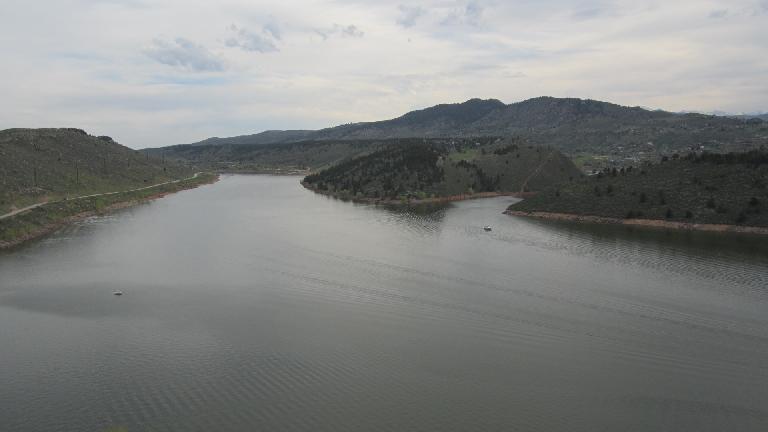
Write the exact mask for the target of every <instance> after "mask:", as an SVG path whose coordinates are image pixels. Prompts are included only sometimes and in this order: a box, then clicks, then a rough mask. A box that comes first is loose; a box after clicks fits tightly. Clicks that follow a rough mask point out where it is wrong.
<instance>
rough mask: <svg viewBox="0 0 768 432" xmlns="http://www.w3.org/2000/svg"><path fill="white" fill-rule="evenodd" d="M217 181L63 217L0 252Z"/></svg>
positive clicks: (3, 243) (4, 243) (0, 245)
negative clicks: (77, 224)
mask: <svg viewBox="0 0 768 432" xmlns="http://www.w3.org/2000/svg"><path fill="white" fill-rule="evenodd" d="M218 180H219V176H218V175H217V176H214V177H212V179H211V180H210V181H204V182H196V183H192V184H190V185H189V186H188V187H182V188H180V189H177V190H173V191H163V192H158V193H155V194H152V195H148V196H145V197H141V198H138V199H130V200H126V201H120V202H116V203H114V204H110V205H108V206H106V207H104V208H102V209H99V210H98V211H85V212H80V213H77V214H74V215H71V216H67V217H65V218H63V219H59V220H57V221H55V222H51V223H48V224H45V225H43V226H40V227H38V228H37V229H35V230H33V231H30V232H27V233H25V234H23V235H20V236H18V237H16V238H14V239H13V240H0V251H2V250H7V249H12V248H16V247H19V246H21V245H23V244H25V243H27V242H29V241H32V240H36V239H39V238H42V237H45V236H47V235H49V234H52V233H53V232H55V231H57V230H59V229H61V228H63V227H65V226H67V225H71V224H73V223H76V222H79V221H82V220H84V219H87V218H89V217H93V216H101V215H105V214H108V213H110V212H113V211H116V210H120V209H125V208H129V207H133V206H136V205H139V204H143V203H146V202H149V201H153V200H156V199H160V198H163V197H165V196H167V195H171V194H174V193H177V192H181V191H184V190H189V189H196V188H198V187H200V186H203V185H206V184H213V183H216V182H217V181H218Z"/></svg>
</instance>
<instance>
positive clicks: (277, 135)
mask: <svg viewBox="0 0 768 432" xmlns="http://www.w3.org/2000/svg"><path fill="white" fill-rule="evenodd" d="M314 132H315V131H311V130H285V131H282V130H269V131H264V132H261V133H257V134H253V135H240V136H236V137H231V138H218V137H213V138H208V139H205V140H202V141H199V142H196V143H193V144H190V145H193V146H200V145H264V144H279V143H284V142H296V141H303V140H305V139H307V138H308V137H309V136H310V135H311V134H313V133H314Z"/></svg>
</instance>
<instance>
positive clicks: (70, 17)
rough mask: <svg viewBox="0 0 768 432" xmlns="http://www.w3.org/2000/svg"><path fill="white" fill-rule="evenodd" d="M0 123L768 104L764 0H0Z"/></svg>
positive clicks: (110, 126) (146, 126) (178, 122)
mask: <svg viewBox="0 0 768 432" xmlns="http://www.w3.org/2000/svg"><path fill="white" fill-rule="evenodd" d="M0 54H1V55H2V59H3V60H2V63H0V95H2V104H0V129H5V128H11V127H78V128H82V129H85V130H86V131H88V132H89V133H91V134H94V135H109V136H112V137H113V138H115V139H116V140H117V141H118V142H120V143H122V144H124V145H127V146H129V147H132V148H145V147H156V146H164V145H172V144H180V143H189V142H195V141H199V140H202V139H204V138H207V137H211V136H220V137H225V136H234V135H243V134H250V133H256V132H260V131H263V130H269V129H318V128H323V127H328V126H334V125H338V124H344V123H352V122H359V121H373V120H382V119H388V118H393V117H397V116H399V115H401V114H403V113H405V112H407V111H410V110H413V109H420V108H425V107H428V106H432V105H435V104H438V103H455V102H462V101H465V100H467V99H470V98H483V99H487V98H495V99H500V100H501V101H503V102H505V103H513V102H517V101H521V100H525V99H528V98H532V97H537V96H555V97H578V98H589V99H597V100H604V101H609V102H614V103H619V104H622V105H629V106H643V107H649V108H654V109H656V108H659V109H665V110H669V111H700V112H713V111H724V112H731V113H744V112H765V111H768V79H767V78H768V0H728V1H721V0H712V1H709V0H675V1H669V0H665V1H656V0H651V1H623V0H621V1H610V0H584V1H566V0H507V1H502V0H459V1H453V0H427V1H412V2H411V1H402V2H397V1H395V2H387V1H375V0H317V1H311V0H301V1H300V0H283V1H280V2H275V1H269V2H267V1H260V0H219V1H207V2H202V1H194V0H162V1H160V0H158V1H152V0H103V1H97V0H55V1H54V0H38V1H29V0H23V1H22V0H0Z"/></svg>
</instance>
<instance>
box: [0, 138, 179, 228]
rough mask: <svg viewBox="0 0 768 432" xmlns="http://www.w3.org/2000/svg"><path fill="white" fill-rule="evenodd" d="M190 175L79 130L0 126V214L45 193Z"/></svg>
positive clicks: (86, 191)
mask: <svg viewBox="0 0 768 432" xmlns="http://www.w3.org/2000/svg"><path fill="white" fill-rule="evenodd" d="M189 175H191V170H189V169H187V168H183V167H180V166H178V165H176V164H171V163H164V162H163V161H162V160H159V159H156V158H153V157H147V156H146V155H145V154H143V153H141V152H138V151H135V150H131V149H129V148H127V147H124V146H122V145H120V144H118V143H116V142H115V141H114V140H112V138H110V137H107V136H100V137H95V136H91V135H88V134H87V133H86V132H84V131H82V130H80V129H7V130H3V131H0V214H2V213H6V212H7V211H8V210H9V209H11V208H12V207H23V206H25V205H29V204H32V203H35V202H39V201H41V200H44V199H46V198H49V199H55V198H63V197H64V196H73V195H85V194H91V193H99V192H110V191H117V190H124V189H129V188H137V187H142V186H145V185H151V184H156V183H161V182H164V181H168V180H173V179H177V178H181V177H184V176H189Z"/></svg>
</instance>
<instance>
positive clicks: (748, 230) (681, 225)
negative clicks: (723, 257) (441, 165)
mask: <svg viewBox="0 0 768 432" xmlns="http://www.w3.org/2000/svg"><path fill="white" fill-rule="evenodd" d="M504 214H506V215H510V216H523V217H533V218H538V219H548V220H558V221H571V222H587V223H598V224H611V225H629V226H643V227H651V228H668V229H677V230H687V231H708V232H726V233H743V234H760V235H768V228H766V227H753V226H741V225H719V224H697V223H686V222H675V221H665V220H658V219H619V218H611V217H602V216H589V215H577V214H570V213H550V212H536V211H532V212H526V211H517V210H507V211H505V212H504Z"/></svg>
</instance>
